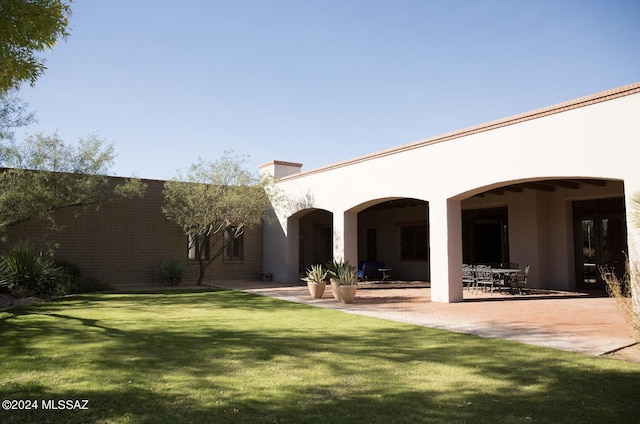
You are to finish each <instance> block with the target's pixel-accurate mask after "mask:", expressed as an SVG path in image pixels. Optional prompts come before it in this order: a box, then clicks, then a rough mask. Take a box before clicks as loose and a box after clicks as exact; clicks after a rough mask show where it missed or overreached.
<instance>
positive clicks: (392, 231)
mask: <svg viewBox="0 0 640 424" xmlns="http://www.w3.org/2000/svg"><path fill="white" fill-rule="evenodd" d="M370 203H373V204H368V205H363V206H366V207H365V208H364V209H362V210H361V211H360V212H358V268H359V269H360V270H361V271H363V272H364V275H363V279H365V280H373V281H380V280H392V281H429V279H430V249H429V203H428V202H426V201H424V200H419V199H411V198H398V199H392V200H384V201H377V202H370Z"/></svg>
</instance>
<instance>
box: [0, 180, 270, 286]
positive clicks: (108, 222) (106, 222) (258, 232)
mask: <svg viewBox="0 0 640 424" xmlns="http://www.w3.org/2000/svg"><path fill="white" fill-rule="evenodd" d="M114 180H115V179H114ZM145 183H147V186H148V190H147V193H146V194H145V197H144V198H142V199H131V200H130V199H118V200H114V201H111V202H105V203H104V204H102V205H101V206H100V208H99V210H97V211H96V210H95V208H92V209H89V210H87V211H86V212H84V213H82V214H81V215H80V216H78V217H74V215H75V212H76V211H73V210H63V211H58V212H57V213H56V222H57V223H58V224H59V225H61V226H62V227H63V230H62V231H59V232H53V233H51V232H49V233H50V234H49V238H52V239H53V240H55V241H56V243H58V244H59V247H58V248H57V249H56V254H55V259H57V260H65V261H69V262H71V263H74V264H76V265H78V266H79V267H80V269H81V271H82V273H83V275H86V276H90V277H94V278H96V279H98V280H100V281H103V282H107V283H110V284H112V285H113V286H115V287H117V288H118V289H131V288H136V287H141V286H159V285H160V283H158V282H157V279H156V278H155V270H156V268H157V265H158V262H159V261H160V260H162V259H168V258H185V259H186V257H187V238H186V236H184V235H183V234H182V232H181V230H180V228H179V227H178V226H177V225H176V224H174V223H173V222H171V221H168V220H167V219H166V218H165V216H164V214H163V213H162V210H161V209H160V208H161V206H162V203H163V196H162V187H163V181H155V180H145ZM7 236H8V242H9V243H11V244H13V243H17V242H18V241H23V240H28V241H30V242H32V243H33V244H36V243H41V242H42V240H43V237H46V235H45V234H44V233H43V230H42V227H41V226H39V225H37V224H35V223H24V224H20V225H18V226H15V227H11V228H9V229H8V231H7ZM260 272H262V228H261V227H260V228H254V229H250V230H247V232H246V233H245V241H244V260H243V261H241V262H231V263H229V262H225V261H223V259H222V258H218V259H217V260H216V261H215V262H214V263H213V264H211V265H210V266H209V268H208V269H207V273H206V275H205V280H204V281H205V282H213V281H215V280H246V279H255V278H257V275H258V274H259V273H260ZM197 275H198V266H197V263H195V262H194V263H192V264H190V272H189V274H188V275H187V277H186V278H185V282H189V281H195V280H196V279H197Z"/></svg>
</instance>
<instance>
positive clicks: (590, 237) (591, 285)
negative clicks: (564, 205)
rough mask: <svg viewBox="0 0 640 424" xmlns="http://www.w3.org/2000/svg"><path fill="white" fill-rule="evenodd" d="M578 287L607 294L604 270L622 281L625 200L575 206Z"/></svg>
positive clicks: (593, 201) (592, 202) (625, 233)
mask: <svg viewBox="0 0 640 424" xmlns="http://www.w3.org/2000/svg"><path fill="white" fill-rule="evenodd" d="M573 228H574V241H575V252H576V253H575V262H576V287H577V288H581V289H595V290H603V289H604V286H605V283H604V280H603V279H602V275H601V269H602V268H606V269H608V270H610V271H611V272H614V273H615V274H616V275H617V276H618V278H621V277H622V275H623V274H624V271H625V259H626V258H625V252H626V251H627V232H626V221H625V212H624V198H615V199H598V200H587V201H579V202H573Z"/></svg>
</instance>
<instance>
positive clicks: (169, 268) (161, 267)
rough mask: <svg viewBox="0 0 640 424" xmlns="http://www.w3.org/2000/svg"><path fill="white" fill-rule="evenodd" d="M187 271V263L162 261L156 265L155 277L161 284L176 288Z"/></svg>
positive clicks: (172, 260) (171, 260) (176, 260)
mask: <svg viewBox="0 0 640 424" xmlns="http://www.w3.org/2000/svg"><path fill="white" fill-rule="evenodd" d="M188 270H189V267H188V265H187V262H186V261H184V260H182V259H164V260H162V261H160V263H159V264H158V270H157V276H158V279H159V280H160V281H162V282H163V283H168V284H171V285H172V286H177V285H179V284H180V283H181V282H182V277H184V275H185V274H186V273H187V271H188Z"/></svg>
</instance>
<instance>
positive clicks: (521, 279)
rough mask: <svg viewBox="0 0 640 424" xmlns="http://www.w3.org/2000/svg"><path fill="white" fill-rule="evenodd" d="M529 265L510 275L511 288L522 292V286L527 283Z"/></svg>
mask: <svg viewBox="0 0 640 424" xmlns="http://www.w3.org/2000/svg"><path fill="white" fill-rule="evenodd" d="M530 268H531V265H527V266H526V267H524V271H522V272H518V273H516V274H512V275H511V281H510V285H511V290H513V291H515V292H517V293H519V294H523V293H524V292H523V290H522V289H523V288H524V287H526V286H527V285H528V284H529V269H530Z"/></svg>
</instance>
